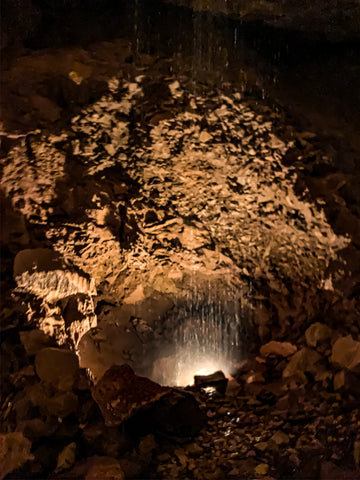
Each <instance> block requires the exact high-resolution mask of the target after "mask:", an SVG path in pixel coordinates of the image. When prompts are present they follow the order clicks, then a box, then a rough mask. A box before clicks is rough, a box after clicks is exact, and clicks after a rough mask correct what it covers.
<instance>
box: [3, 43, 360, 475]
mask: <svg viewBox="0 0 360 480" xmlns="http://www.w3.org/2000/svg"><path fill="white" fill-rule="evenodd" d="M120 43H121V42H120ZM113 48H114V51H111V47H110V45H105V46H103V47H102V50H101V49H100V50H101V52H102V53H103V54H104V55H105V53H106V54H107V55H108V56H110V57H111V58H113V57H112V55H115V54H116V53H117V54H118V58H119V59H120V60H121V59H122V60H121V61H120V60H119V61H120V64H121V68H122V71H121V72H120V73H119V72H117V74H116V75H114V72H113V71H111V72H109V75H108V76H106V75H105V73H104V72H102V81H104V83H105V86H102V88H103V90H102V91H101V95H99V97H98V98H96V99H95V100H94V101H92V102H90V103H89V104H88V105H86V107H85V108H83V105H81V108H79V109H78V112H77V114H76V115H75V116H72V120H71V122H69V123H68V124H67V125H66V127H64V126H63V125H62V124H61V116H59V111H58V108H52V109H50V108H49V105H48V103H46V101H45V102H44V101H43V100H42V99H39V98H35V99H32V100H31V107H26V109H28V114H29V115H28V117H27V119H26V121H28V122H29V125H30V124H32V122H34V121H35V120H36V119H37V118H38V117H40V119H41V121H40V125H41V128H42V130H40V131H36V132H26V134H25V137H23V138H22V137H20V138H19V139H18V142H16V144H15V145H13V146H12V147H11V148H10V149H9V150H8V152H7V153H6V156H5V158H4V163H3V181H2V189H3V195H4V196H5V198H6V202H5V203H4V205H5V215H7V218H8V219H10V220H12V219H15V220H16V222H15V227H16V228H15V227H14V223H11V222H10V221H9V222H7V224H9V225H10V226H9V227H7V228H8V230H7V232H6V235H5V237H4V238H5V243H4V245H5V247H6V258H5V263H4V267H2V268H3V271H4V272H5V274H6V279H8V284H7V285H6V288H5V292H6V295H5V297H3V298H4V299H5V300H6V301H5V302H3V300H2V305H1V314H2V315H1V316H2V319H1V328H2V331H1V333H2V335H4V336H3V339H2V345H1V355H2V361H1V369H2V377H3V379H4V388H3V389H2V390H1V408H2V416H1V418H2V424H1V431H2V438H1V449H2V453H1V455H3V456H4V458H5V460H6V461H4V462H2V472H1V473H2V475H3V476H6V478H44V479H45V478H52V479H56V478H59V479H60V478H63V479H65V478H76V479H80V478H84V479H89V480H90V479H95V478H99V479H100V478H104V479H107V478H108V479H110V478H120V479H121V478H138V479H139V478H164V479H165V478H194V479H204V480H205V479H219V480H220V479H222V478H229V479H231V478H234V479H238V478H248V479H250V478H279V479H280V478H304V479H305V478H306V479H318V478H320V479H321V480H328V479H329V478H337V479H341V478H346V479H354V480H355V478H357V477H358V474H359V458H360V437H359V422H360V414H359V402H358V400H359V391H360V387H359V385H360V378H359V363H360V362H359V344H360V338H359V326H358V319H359V306H360V305H359V296H358V292H359V279H360V274H359V272H360V270H359V267H360V262H358V259H359V258H360V257H359V245H360V243H359V238H360V237H359V211H358V207H357V206H356V205H357V204H356V198H357V190H356V188H355V187H354V188H353V184H352V183H351V181H350V179H349V178H348V177H346V176H344V175H343V174H342V173H341V172H338V173H335V172H334V169H335V166H334V162H333V159H332V157H331V149H330V148H328V146H327V144H326V143H325V142H324V141H323V139H321V138H318V137H316V135H315V134H313V133H312V132H307V131H298V130H297V129H296V128H295V127H294V126H292V125H291V122H290V121H289V120H288V119H287V117H286V115H285V114H284V112H282V111H281V110H280V109H275V110H274V109H273V108H270V107H268V106H267V105H265V104H264V103H263V102H261V101H260V100H259V99H254V98H250V97H246V96H245V95H244V94H243V93H242V92H240V91H239V90H238V89H237V88H236V87H234V86H232V85H229V84H227V85H222V86H221V88H220V87H219V88H214V87H213V86H211V85H207V84H204V85H197V86H194V84H193V83H192V80H191V77H190V76H189V74H186V72H185V73H184V72H183V71H182V72H180V71H178V72H177V73H174V71H175V72H176V68H178V66H177V64H176V62H175V61H173V60H166V61H165V60H164V62H163V63H161V62H160V61H159V62H155V61H154V59H153V58H152V57H144V58H143V59H142V64H141V67H139V68H138V69H137V70H136V69H135V67H134V66H133V65H130V64H129V63H127V62H125V61H124V58H125V55H124V51H126V46H124V45H121V48H120V46H119V44H118V45H115V46H113ZM116 49H119V50H118V51H117V50H116ZM68 53H69V52H68ZM49 55H50V54H49ZM69 55H70V54H69ZM72 55H73V56H72ZM74 55H75V54H74V52H71V55H70V56H69V57H68V58H70V59H71V60H72V59H73V58H74ZM81 55H84V56H83V57H82V61H80V60H79V63H77V64H75V65H74V64H73V63H72V62H70V65H69V64H67V63H66V62H65V61H64V63H62V61H61V60H64V58H62V59H61V58H60V59H59V62H58V64H57V68H59V69H61V68H64V69H65V70H64V72H65V73H66V78H67V83H66V85H67V86H68V85H71V86H72V88H74V89H77V87H79V88H80V90H81V88H82V87H81V85H82V84H83V82H84V83H85V80H87V79H89V82H91V73H90V72H89V69H88V68H86V65H84V64H87V63H90V64H91V65H92V66H93V67H94V68H95V65H96V61H95V60H94V58H95V57H96V55H95V54H92V56H91V60H89V57H88V56H87V55H85V54H84V53H82V54H81ZM81 55H80V56H81ZM75 56H76V55H75ZM36 57H37V62H38V66H39V69H38V71H37V73H38V75H39V77H40V78H41V75H43V74H44V72H43V71H42V70H41V66H42V67H44V65H46V64H47V63H46V61H44V58H43V57H42V53H40V54H39V55H37V56H36ZM50 57H51V55H50ZM48 60H49V58H48ZM50 64H51V62H50ZM64 64H65V66H66V68H65V67H64ZM29 65H31V61H29V59H26V60H24V64H21V61H20V63H19V64H17V65H15V66H14V69H13V70H11V72H7V75H8V76H7V78H9V77H10V76H11V75H10V73H11V74H12V75H13V78H14V83H16V82H20V80H19V78H20V77H21V76H22V75H23V74H24V72H28V68H29ZM170 66H171V68H170ZM22 68H23V70H22ZM134 69H135V71H134ZM171 70H172V71H171ZM19 72H20V73H21V75H20V73H19ZM17 75H18V77H17ZM35 80H36V79H34V82H35ZM98 80H99V79H98V78H97V79H96V82H97V81H98ZM105 80H106V81H105ZM68 82H72V83H73V84H74V85H76V87H75V86H74V85H72V83H68ZM64 88H65V87H64ZM69 88H70V87H69ZM86 88H87V87H86V86H85V85H84V89H85V90H86ZM65 91H66V89H65ZM72 92H73V91H72ZM76 92H78V90H76ZM76 92H75V93H76ZM75 93H74V92H73V97H72V98H75V97H76V95H75ZM25 97H26V92H25V93H24V96H22V97H21V98H22V100H24V98H25ZM85 103H87V102H85ZM39 112H43V113H44V115H45V113H46V114H47V115H49V112H50V114H51V118H50V117H48V118H46V119H45V120H46V123H47V127H46V128H45V127H44V123H42V122H45V120H44V117H43V116H42V115H40V114H39ZM12 122H15V119H14V116H12V115H11V112H10V111H7V112H6V125H7V127H9V126H11V125H12V127H11V128H13V126H14V123H12ZM51 122H54V124H56V128H55V126H54V131H55V130H57V131H56V132H55V133H54V132H51V131H50V130H51V128H49V124H50V125H51ZM25 123H26V122H25ZM21 128H24V124H22V125H21ZM6 135H7V136H9V135H10V134H9V132H6ZM314 172H315V173H316V175H315V174H314V175H313V176H311V174H313V173H314ZM309 176H310V177H311V178H310V179H309V178H308V177H309ZM306 182H308V184H309V185H310V186H311V188H310V190H311V192H312V194H313V197H312V196H311V195H310V193H309V190H308V188H307V183H306ZM314 192H315V193H314ZM314 198H315V200H314ZM9 239H11V241H10V240H9ZM7 242H9V244H8V243H7ZM239 292H240V293H239ZM210 294H211V296H213V297H214V298H215V299H216V302H217V301H218V299H220V300H221V299H223V302H222V303H221V308H218V309H216V308H215V306H214V305H213V303H211V302H210V301H208V300H207V301H208V305H210V307H209V308H208V309H209V310H211V311H212V312H215V313H216V314H219V316H224V317H225V316H226V315H225V314H228V311H229V310H230V309H231V308H233V310H234V311H233V312H231V315H230V317H229V318H230V319H233V318H236V315H238V318H240V320H241V321H240V322H239V323H241V325H243V326H244V325H245V324H246V325H247V328H244V329H243V330H237V329H235V330H234V331H233V330H230V325H231V324H232V323H231V321H230V322H229V323H228V324H226V325H227V327H229V331H230V333H231V335H232V336H231V340H232V341H233V343H235V345H236V347H237V348H238V350H237V354H236V355H235V356H236V358H235V364H236V368H234V372H231V373H233V378H230V379H229V382H228V386H227V390H226V392H225V393H221V392H217V393H214V392H212V393H211V392H210V393H209V392H208V391H206V390H204V389H201V388H195V387H189V388H186V389H174V388H171V387H163V386H160V385H158V384H156V383H155V382H153V381H152V380H150V379H148V378H144V377H143V376H140V375H141V373H142V372H143V371H146V372H151V371H152V370H153V367H154V365H157V366H158V369H159V370H160V373H161V375H160V374H159V376H161V377H162V378H163V382H164V384H166V379H167V378H169V376H168V373H167V369H168V370H169V369H170V370H172V369H173V366H174V365H176V364H177V363H178V360H177V359H176V357H174V355H173V353H174V352H173V351H167V350H166V348H165V347H164V345H166V346H169V345H171V342H170V340H171V338H172V337H173V338H177V339H180V336H175V334H174V330H175V331H176V327H177V325H174V324H175V323H176V321H179V323H180V321H182V322H183V323H182V324H181V325H182V330H181V333H182V334H183V333H184V332H185V333H187V332H188V331H189V330H191V328H193V325H197V323H196V322H195V318H196V317H195V315H199V310H201V305H202V302H205V300H204V299H208V298H209V296H210ZM229 297H231V299H232V303H231V305H230V302H229V301H228V298H229ZM216 302H214V303H215V304H216ZM188 303H190V304H191V308H190V307H187V310H186V309H185V308H183V305H185V306H187V305H188ZM219 303H220V302H219ZM233 304H236V308H235V307H234V305H233ZM194 305H195V306H194ZM229 305H230V306H229ZM195 307H196V308H195ZM225 307H226V308H225ZM240 307H241V308H240ZM189 311H190V312H191V315H190V316H189V315H188V317H187V318H185V321H184V319H181V316H182V315H183V313H184V312H185V313H186V312H187V313H188V312H189ZM245 313H246V315H245ZM193 314H194V315H193ZM192 315H193V316H192ZM184 317H186V316H185V315H184ZM202 318H205V319H207V318H213V317H211V316H209V317H207V316H206V315H205V316H203V317H202ZM205 324H206V322H205ZM204 331H206V330H204ZM240 333H242V335H240ZM247 333H249V335H248V336H246V335H245V334H247ZM184 338H189V337H186V335H185V334H184V335H183V339H184ZM254 339H255V340H256V341H254ZM165 340H166V341H165ZM183 343H185V345H182V346H183V347H184V346H185V347H186V342H184V341H183ZM244 343H245V344H246V343H247V344H246V345H245V347H244V345H243V344H244ZM214 344H216V342H215V343H214ZM240 346H241V347H244V348H243V350H241V349H240ZM163 350H164V351H163ZM244 352H245V353H246V358H245V353H244ZM78 357H79V360H78ZM244 358H245V360H244ZM156 362H157V363H156ZM172 362H173V363H172ZM129 365H131V367H130V366H129ZM85 369H87V370H85ZM210 373H213V372H210ZM150 374H151V373H147V375H150Z"/></svg>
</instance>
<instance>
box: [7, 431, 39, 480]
mask: <svg viewBox="0 0 360 480" xmlns="http://www.w3.org/2000/svg"><path fill="white" fill-rule="evenodd" d="M30 450H31V442H30V440H28V439H27V438H25V437H24V436H23V435H22V434H21V433H20V432H13V433H7V434H0V478H4V477H6V475H7V474H8V473H10V472H12V471H13V470H16V469H17V468H19V467H21V465H23V464H24V463H26V462H27V461H28V460H32V459H33V458H34V457H33V455H31V453H30Z"/></svg>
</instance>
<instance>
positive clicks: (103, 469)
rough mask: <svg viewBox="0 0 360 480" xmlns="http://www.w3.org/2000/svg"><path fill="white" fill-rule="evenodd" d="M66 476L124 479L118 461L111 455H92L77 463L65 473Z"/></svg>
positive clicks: (88, 478) (97, 479)
mask: <svg viewBox="0 0 360 480" xmlns="http://www.w3.org/2000/svg"><path fill="white" fill-rule="evenodd" d="M66 478H67V479H68V478H73V479H78V478H84V480H124V478H125V476H124V472H123V470H122V468H121V466H120V462H119V461H118V460H116V459H115V458H112V457H100V456H97V455H95V456H93V457H89V458H87V459H86V460H84V461H82V462H79V463H77V464H76V465H75V466H74V468H73V469H72V470H71V471H70V472H67V473H66Z"/></svg>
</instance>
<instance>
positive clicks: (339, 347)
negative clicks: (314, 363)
mask: <svg viewBox="0 0 360 480" xmlns="http://www.w3.org/2000/svg"><path fill="white" fill-rule="evenodd" d="M331 361H332V362H333V363H334V364H335V365H337V366H339V367H341V368H347V369H348V370H352V371H355V372H358V373H360V342H358V341H356V340H354V339H353V338H352V337H351V335H348V336H347V337H342V338H338V339H337V340H336V342H335V343H334V345H333V348H332V355H331Z"/></svg>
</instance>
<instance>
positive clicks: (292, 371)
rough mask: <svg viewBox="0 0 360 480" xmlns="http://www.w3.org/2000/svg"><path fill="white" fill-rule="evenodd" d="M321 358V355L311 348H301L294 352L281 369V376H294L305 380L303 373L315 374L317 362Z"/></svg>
mask: <svg viewBox="0 0 360 480" xmlns="http://www.w3.org/2000/svg"><path fill="white" fill-rule="evenodd" d="M321 359H322V357H321V355H320V354H319V353H317V352H316V351H315V350H312V349H311V348H306V347H304V348H302V349H301V350H299V351H298V352H296V353H295V354H294V355H293V356H292V357H291V358H290V360H289V363H288V364H287V366H286V368H285V369H284V371H283V377H284V378H288V377H292V376H295V377H297V378H299V379H300V380H301V381H303V382H306V381H307V380H306V376H305V373H312V374H315V373H316V372H317V370H318V369H317V366H316V364H317V362H319V361H320V360H321Z"/></svg>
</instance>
